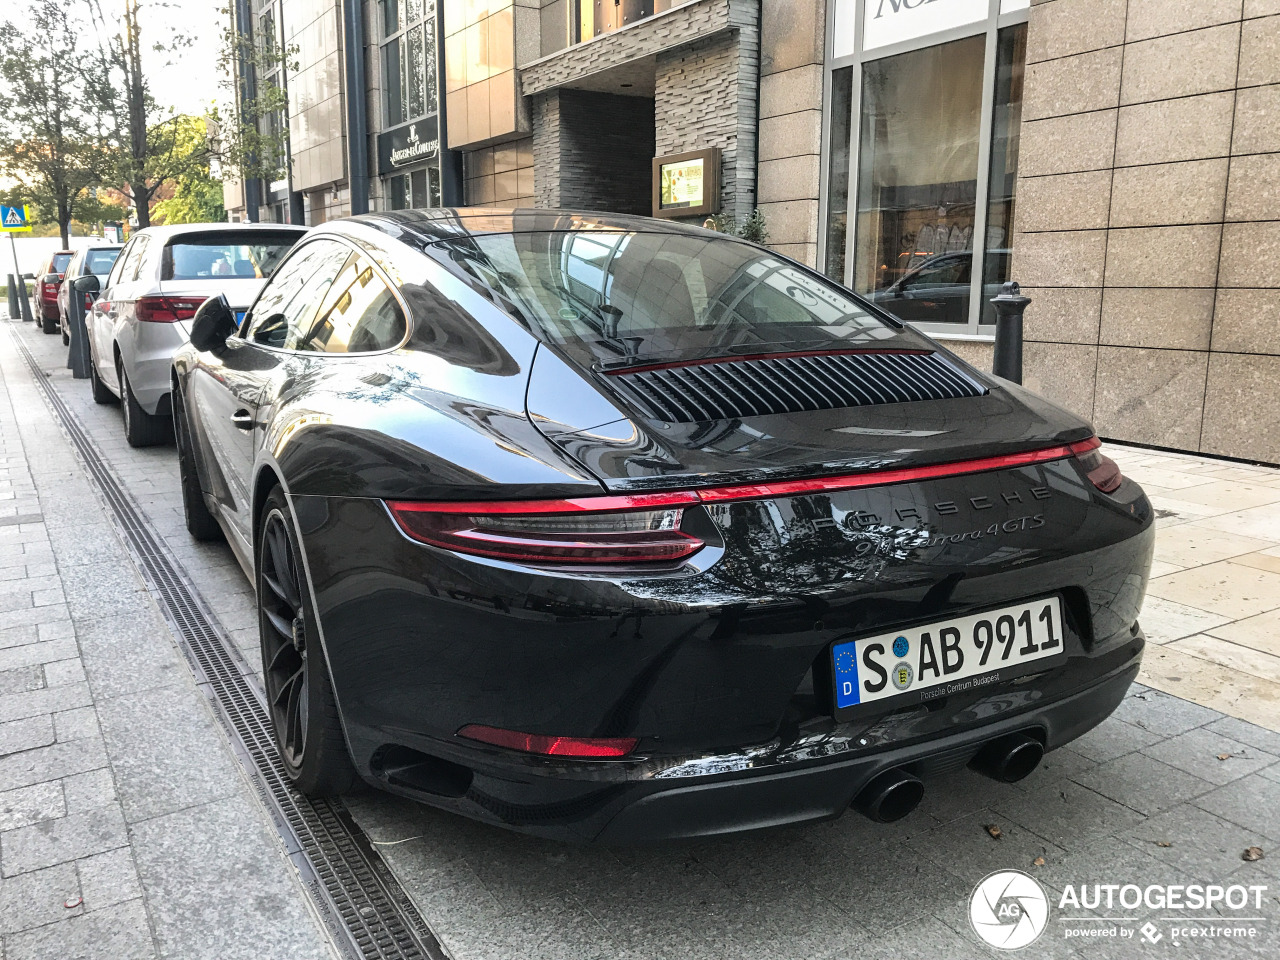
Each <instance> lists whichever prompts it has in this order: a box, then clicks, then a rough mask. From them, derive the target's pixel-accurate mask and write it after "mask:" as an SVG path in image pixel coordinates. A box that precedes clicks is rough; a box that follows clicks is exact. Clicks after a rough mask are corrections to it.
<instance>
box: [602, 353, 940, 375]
mask: <svg viewBox="0 0 1280 960" xmlns="http://www.w3.org/2000/svg"><path fill="white" fill-rule="evenodd" d="M932 352H933V351H932V350H910V349H905V348H900V347H850V348H847V349H843V350H792V351H790V352H783V353H743V354H735V355H733V356H728V357H709V358H706V359H700V360H672V361H671V362H669V363H647V364H645V365H643V366H639V367H620V368H618V369H615V370H606V371H604V373H605V375H606V376H610V377H616V376H620V375H622V374H624V373H647V372H648V371H650V370H673V369H676V368H678V367H703V366H709V365H710V364H713V363H739V362H741V361H743V360H786V359H789V358H791V357H844V356H848V355H849V354H854V353H896V354H904V353H905V354H912V355H914V356H926V355H928V354H930V353H932Z"/></svg>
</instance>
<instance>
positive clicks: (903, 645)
mask: <svg viewBox="0 0 1280 960" xmlns="http://www.w3.org/2000/svg"><path fill="white" fill-rule="evenodd" d="M910 649H911V644H910V643H909V642H908V641H907V638H906V637H899V638H898V639H897V640H895V641H893V655H894V656H895V657H897V658H898V659H899V660H901V659H902V658H903V657H905V656H906V655H907V651H909V650H910Z"/></svg>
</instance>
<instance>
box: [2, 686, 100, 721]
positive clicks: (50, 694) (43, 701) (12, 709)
mask: <svg viewBox="0 0 1280 960" xmlns="http://www.w3.org/2000/svg"><path fill="white" fill-rule="evenodd" d="M91 702H92V700H91V697H90V695H89V685H88V684H87V683H76V684H72V685H71V686H67V687H53V688H52V689H44V690H33V691H31V692H30V693H21V694H10V695H9V696H7V697H0V721H5V720H20V719H22V718H23V717H34V716H37V715H39V714H42V713H54V712H56V711H58V710H73V709H75V708H76V707H84V706H88V705H89V704H90V703H91Z"/></svg>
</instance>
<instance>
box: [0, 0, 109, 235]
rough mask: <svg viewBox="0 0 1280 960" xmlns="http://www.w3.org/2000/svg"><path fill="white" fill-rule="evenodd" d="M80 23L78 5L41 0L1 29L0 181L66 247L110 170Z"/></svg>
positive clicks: (89, 213) (65, 0)
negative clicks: (53, 227) (85, 66)
mask: <svg viewBox="0 0 1280 960" xmlns="http://www.w3.org/2000/svg"><path fill="white" fill-rule="evenodd" d="M75 20H76V17H75V11H74V9H73V6H72V0H37V2H36V3H35V5H34V10H33V16H32V17H31V18H30V20H26V21H24V22H23V23H22V24H21V25H20V24H18V23H14V22H13V21H12V20H7V21H6V22H5V23H4V24H2V25H0V81H2V82H0V174H3V175H4V176H5V177H6V178H7V179H9V180H10V181H12V182H13V184H14V188H13V189H12V190H11V193H12V194H14V195H15V197H16V198H20V199H22V200H24V201H25V202H27V203H29V204H30V205H31V206H32V207H33V208H34V214H35V217H36V218H38V220H39V221H41V222H45V223H56V224H57V225H58V228H59V232H60V233H61V235H62V241H63V243H64V244H65V243H66V242H67V240H68V237H69V234H70V229H71V220H72V218H73V217H77V216H79V217H81V219H86V218H88V219H92V213H93V212H94V211H92V210H89V209H87V208H89V207H91V206H92V205H93V203H94V202H95V201H94V198H93V195H92V193H91V191H90V188H91V187H93V186H95V185H97V184H99V183H101V182H102V176H103V172H104V169H105V168H106V166H107V157H106V153H105V151H104V150H103V148H102V136H101V128H100V124H99V121H98V118H97V116H96V114H95V112H94V111H93V109H92V104H91V99H90V97H89V95H88V84H87V83H86V79H85V76H84V72H83V71H82V70H81V68H80V63H81V61H82V59H83V54H84V50H83V49H82V48H81V43H80V38H79V35H78V33H77V32H76V30H75V29H74V24H75Z"/></svg>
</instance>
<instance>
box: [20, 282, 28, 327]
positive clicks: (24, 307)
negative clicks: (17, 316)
mask: <svg viewBox="0 0 1280 960" xmlns="http://www.w3.org/2000/svg"><path fill="white" fill-rule="evenodd" d="M18 309H19V310H20V311H21V312H22V322H23V323H30V322H31V298H30V297H28V296H27V278H26V276H25V275H24V276H21V277H19V278H18Z"/></svg>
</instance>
